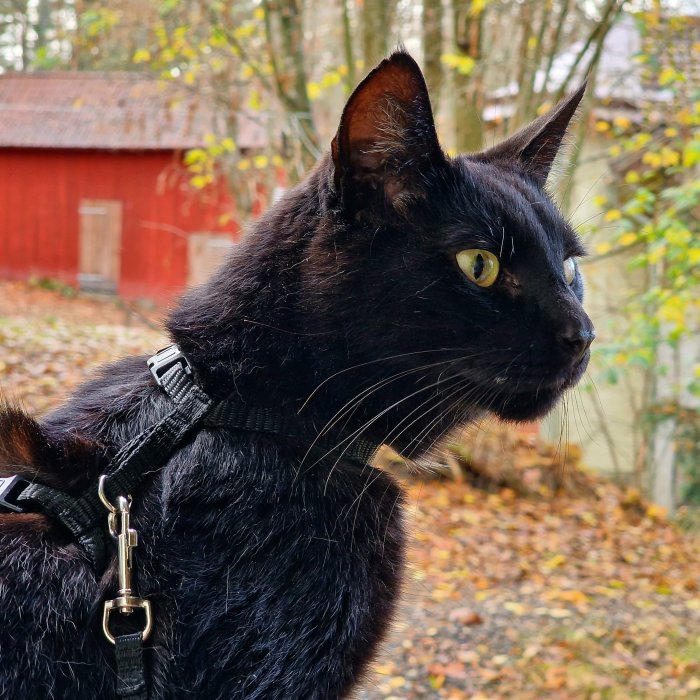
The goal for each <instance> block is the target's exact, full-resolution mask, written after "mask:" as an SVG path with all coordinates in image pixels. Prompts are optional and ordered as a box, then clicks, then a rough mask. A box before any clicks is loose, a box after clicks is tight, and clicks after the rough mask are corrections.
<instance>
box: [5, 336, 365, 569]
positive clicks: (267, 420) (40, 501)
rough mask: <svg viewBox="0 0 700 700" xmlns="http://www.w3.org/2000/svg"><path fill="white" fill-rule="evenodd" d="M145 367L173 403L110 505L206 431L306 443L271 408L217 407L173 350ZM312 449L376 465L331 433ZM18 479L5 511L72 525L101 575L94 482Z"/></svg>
mask: <svg viewBox="0 0 700 700" xmlns="http://www.w3.org/2000/svg"><path fill="white" fill-rule="evenodd" d="M159 358H161V359H159ZM148 364H149V367H150V368H151V372H152V374H153V376H154V377H155V379H156V381H157V383H158V384H159V385H160V386H161V387H162V388H163V390H164V391H165V393H166V394H167V395H168V396H169V397H170V398H171V399H172V401H173V403H174V404H175V405H174V407H173V408H172V410H171V411H170V412H169V413H168V414H167V415H166V416H165V417H164V418H163V419H161V420H160V421H159V422H158V423H155V424H154V425H152V426H150V427H149V428H147V429H146V430H144V431H143V432H142V433H140V434H139V435H137V436H136V437H134V438H133V439H132V440H130V441H129V442H128V443H126V444H125V445H124V446H122V448H121V449H120V450H119V451H118V452H117V453H116V455H115V456H114V457H113V459H112V460H111V461H110V465H109V468H108V469H107V476H106V478H105V482H104V493H105V495H106V497H107V499H108V500H109V501H110V502H115V501H116V498H117V497H118V496H124V495H129V494H133V493H134V492H135V491H136V489H137V487H138V486H139V485H140V484H141V482H142V481H143V480H144V479H145V478H146V476H147V475H148V474H152V473H154V472H155V471H156V470H157V469H159V468H160V467H161V466H162V465H163V464H165V463H166V462H167V461H168V459H169V458H170V457H171V456H172V455H173V454H174V453H175V452H176V451H177V450H178V449H179V448H180V447H181V446H182V445H183V444H184V443H185V442H186V440H187V439H188V438H189V437H190V436H191V435H192V433H194V432H196V431H197V430H199V429H200V428H201V427H210V428H225V429H233V430H242V431H249V432H261V433H269V434H274V435H281V436H285V437H288V438H290V439H295V440H301V439H302V436H301V435H300V434H299V428H298V422H297V421H294V422H293V423H292V422H290V421H288V420H287V419H286V418H285V417H283V416H282V415H280V414H277V413H276V412H275V411H273V410H272V409H269V408H265V407H259V406H246V405H245V404H242V403H239V402H236V401H233V400H230V399H227V400H224V401H219V402H216V403H215V401H214V399H212V398H211V397H210V396H208V395H207V394H206V393H205V392H204V391H203V390H202V389H201V388H200V387H199V386H198V385H197V384H196V383H195V382H194V381H193V379H192V374H191V369H190V366H189V363H188V362H187V360H186V358H185V357H184V356H183V355H182V353H181V352H180V351H179V350H178V348H177V347H176V346H171V347H170V348H166V349H165V350H161V351H160V352H159V353H158V354H157V355H155V356H154V357H153V358H151V359H150V360H149V362H148ZM308 432H313V431H311V430H309V431H308ZM310 446H311V448H312V449H314V450H315V451H316V452H319V451H322V452H323V454H322V455H321V456H320V457H318V458H317V461H320V460H322V459H323V458H324V457H325V456H326V455H330V454H335V455H338V456H339V458H343V459H348V460H350V461H355V462H359V463H361V464H362V465H366V464H367V463H368V462H370V461H371V459H372V456H373V455H374V453H375V452H376V450H377V447H378V446H377V445H375V444H374V443H372V442H370V441H368V440H365V439H362V438H359V437H348V438H344V439H340V440H337V441H336V440H333V439H331V436H328V435H322V436H320V437H317V438H316V439H313V440H312V442H311V445H310ZM307 462H308V463H309V464H313V463H315V462H314V461H313V459H308V460H307ZM13 479H14V480H15V482H14V483H13V482H12V480H13ZM17 480H19V481H24V480H22V479H19V477H11V478H8V479H7V480H6V481H7V491H8V493H9V492H10V491H11V492H12V498H10V497H9V495H8V496H7V498H6V499H5V497H4V492H3V490H2V488H0V508H3V507H5V508H6V509H8V510H12V511H16V512H23V511H37V510H38V511H41V512H44V513H46V514H47V515H50V516H52V517H53V518H55V519H56V520H58V521H59V522H61V523H62V524H63V525H64V526H65V527H66V528H68V530H69V531H70V532H71V533H72V534H73V535H74V536H75V538H76V539H77V540H78V542H80V544H81V545H82V546H83V547H84V549H85V551H86V552H87V554H88V556H89V557H90V559H91V561H92V563H93V565H94V567H95V570H96V571H98V572H99V571H101V570H102V569H103V568H104V565H105V563H106V556H107V551H108V535H107V532H106V529H105V528H104V527H103V523H104V518H105V511H104V506H103V505H102V503H101V502H100V499H99V496H98V493H97V485H96V484H95V485H94V486H93V487H91V488H90V489H89V490H88V491H87V492H86V493H85V494H84V495H83V496H81V497H80V498H75V497H73V496H70V495H69V494H66V493H64V492H62V491H57V490H56V489H53V488H51V487H49V486H44V485H42V484H35V483H28V482H25V483H24V485H20V486H18V485H17V483H16V482H17Z"/></svg>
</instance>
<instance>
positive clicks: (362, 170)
mask: <svg viewBox="0 0 700 700" xmlns="http://www.w3.org/2000/svg"><path fill="white" fill-rule="evenodd" d="M331 153H332V157H333V166H334V181H335V187H336V190H337V191H338V192H339V193H340V194H341V197H342V199H343V204H344V205H345V206H346V208H350V209H354V210H355V211H356V210H358V209H362V208H367V207H372V206H382V207H386V206H387V205H389V206H391V207H393V208H394V209H395V210H396V211H398V212H399V213H406V209H407V207H408V206H409V205H410V203H411V202H414V201H417V200H420V199H421V198H422V197H423V196H425V191H424V183H425V176H426V174H427V173H428V171H429V170H430V169H431V168H434V167H435V166H436V165H439V164H443V163H445V157H444V155H443V153H442V151H441V150H440V145H439V143H438V139H437V134H436V132H435V122H434V121H433V113H432V109H431V106H430V98H429V97H428V89H427V87H426V85H425V80H424V78H423V74H422V73H421V71H420V68H419V67H418V64H417V63H416V62H415V61H414V60H413V59H412V58H411V56H409V55H408V54H407V53H406V52H404V51H398V52H396V53H394V54H393V55H392V56H390V57H389V58H386V59H385V60H384V61H382V62H381V63H380V64H379V65H378V66H377V67H376V68H375V69H374V70H373V71H372V72H371V73H370V74H369V75H368V76H367V77H366V78H365V79H364V80H363V81H362V82H361V83H360V84H359V85H358V87H357V88H356V89H355V92H353V94H352V95H351V96H350V99H349V100H348V103H347V104H346V106H345V109H344V110H343V116H342V117H341V120H340V126H339V128H338V133H337V134H336V135H335V138H334V139H333V142H332V144H331Z"/></svg>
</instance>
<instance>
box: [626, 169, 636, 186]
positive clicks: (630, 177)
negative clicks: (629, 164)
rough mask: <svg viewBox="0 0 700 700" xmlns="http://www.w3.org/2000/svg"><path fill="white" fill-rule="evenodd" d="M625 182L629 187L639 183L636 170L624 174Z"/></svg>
mask: <svg viewBox="0 0 700 700" xmlns="http://www.w3.org/2000/svg"><path fill="white" fill-rule="evenodd" d="M625 182H626V183H627V184H629V185H634V184H636V183H637V182H639V173H638V172H637V171H636V170H630V171H629V172H627V173H626V174H625Z"/></svg>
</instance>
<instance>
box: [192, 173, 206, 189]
mask: <svg viewBox="0 0 700 700" xmlns="http://www.w3.org/2000/svg"><path fill="white" fill-rule="evenodd" d="M190 183H191V184H192V187H194V188H195V189H197V190H202V189H204V188H205V187H206V186H207V185H208V184H209V178H208V177H207V176H206V175H195V176H194V177H193V178H192V179H191V180H190Z"/></svg>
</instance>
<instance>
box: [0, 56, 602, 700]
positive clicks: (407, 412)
mask: <svg viewBox="0 0 700 700" xmlns="http://www.w3.org/2000/svg"><path fill="white" fill-rule="evenodd" d="M580 97H581V91H579V92H578V93H576V94H574V95H572V96H571V97H569V98H568V99H567V100H565V101H564V102H563V103H561V104H560V105H559V106H558V107H557V108H555V110H554V111H553V112H551V113H550V114H548V115H545V116H544V117H541V118H540V119H539V120H537V121H536V122H535V123H534V124H533V125H531V126H530V127H527V128H526V129H525V130H523V131H522V132H520V133H519V134H517V135H516V136H514V137H513V138H511V139H509V140H508V141H506V142H504V143H503V144H501V145H500V146H497V147H495V148H494V149H491V150H490V151H486V152H485V153H482V154H478V155H472V156H459V157H457V158H453V159H452V158H447V157H446V156H444V155H443V154H442V152H441V150H440V147H439V145H438V142H437V138H436V134H435V128H434V125H433V120H432V114H431V108H430V103H429V99H428V95H427V91H426V89H425V84H424V82H423V78H422V76H421V74H420V71H419V69H418V67H417V66H416V64H415V63H414V62H413V60H412V59H411V58H410V57H409V56H408V55H407V54H405V53H401V52H400V53H397V54H395V55H394V56H392V57H391V58H389V59H387V60H386V61H384V62H383V63H382V64H381V65H380V66H379V67H378V68H377V69H375V70H374V71H373V72H372V73H371V74H370V75H369V76H368V78H366V79H365V81H364V82H363V83H362V84H361V86H360V87H359V88H358V90H357V91H356V92H355V93H354V94H353V96H352V97H351V98H350V101H349V103H348V105H347V106H346V108H345V111H344V113H343V117H342V120H341V124H340V128H339V131H338V135H337V136H336V138H335V139H334V141H333V144H332V149H331V153H329V154H328V155H327V156H326V157H324V158H323V159H322V160H321V162H320V163H319V164H318V166H317V167H316V168H315V170H314V171H313V172H312V173H311V174H310V176H309V177H308V179H307V180H306V181H305V182H303V183H302V184H301V185H299V186H298V187H296V188H295V189H293V190H292V191H291V192H289V193H288V194H287V195H286V196H285V197H284V198H283V199H282V200H281V201H280V202H279V203H277V204H276V205H275V206H274V207H273V208H272V209H271V210H270V211H269V212H268V213H267V214H266V215H265V216H264V217H263V218H262V219H261V220H260V221H259V223H258V224H257V225H256V226H255V227H254V229H253V230H252V231H251V232H250V233H249V234H248V235H247V236H246V237H245V238H244V240H243V241H242V243H241V244H240V245H239V246H238V247H237V248H236V250H235V251H234V253H233V255H232V256H231V257H230V259H229V260H228V261H227V262H226V264H225V265H224V266H223V267H222V268H221V270H220V271H219V272H218V274H216V275H215V276H214V278H213V279H212V280H211V281H210V282H209V283H208V284H206V285H204V286H203V287H202V288H200V289H197V290H194V291H192V292H190V293H189V294H187V295H186V297H185V298H184V299H183V300H182V302H181V303H180V305H179V306H178V308H177V309H176V310H175V311H174V313H173V314H172V316H171V318H170V321H169V323H168V328H169V331H170V333H171V335H172V338H173V340H174V341H176V342H177V343H178V344H179V345H180V347H181V349H182V350H183V351H184V352H185V354H186V355H187V356H188V358H189V359H190V361H191V363H192V365H193V366H194V368H195V371H196V376H197V379H198V381H199V382H200V383H201V384H202V386H203V387H204V388H205V389H206V390H207V391H209V392H210V393H211V394H213V395H215V396H219V397H224V396H228V395H233V396H234V397H238V398H239V399H240V400H241V401H245V402H248V403H252V404H257V405H265V406H272V407H275V408H276V409H277V410H279V411H281V412H284V413H286V414H288V415H289V416H292V417H293V416H297V418H296V420H297V431H296V432H297V438H296V439H288V438H283V437H278V436H275V437H271V436H265V435H261V434H254V433H243V432H232V431H225V430H220V429H217V430H211V429H205V430H201V431H200V432H199V433H198V434H197V435H196V437H194V439H193V440H192V441H191V442H190V443H189V444H188V445H187V446H186V447H184V448H183V449H181V450H180V451H179V452H177V453H176V454H175V456H174V457H173V458H172V459H171V460H170V461H169V462H168V464H166V465H165V466H164V467H163V468H161V469H158V470H155V471H154V473H153V474H152V475H151V476H150V477H149V478H148V479H147V480H146V481H145V482H144V484H143V485H142V487H141V488H140V489H139V491H138V493H135V494H133V495H134V506H133V511H134V515H133V522H134V526H135V527H136V528H137V530H138V531H139V533H140V544H139V547H138V550H137V551H136V565H137V587H138V591H139V593H140V594H141V595H143V596H145V597H148V598H149V599H150V600H151V601H152V604H153V607H154V615H155V629H154V632H153V635H152V637H151V639H150V640H149V641H148V643H147V645H146V646H147V647H148V651H147V656H148V667H149V680H150V683H151V697H152V698H159V699H164V698H180V697H182V698H190V697H191V698H207V700H214V699H216V698H231V699H234V698H245V699H246V700H263V699H264V700H274V699H280V700H282V699H284V700H311V699H313V698H316V699H318V700H321V699H323V700H330V699H333V698H341V697H345V696H347V694H348V692H349V691H350V689H351V688H352V687H353V686H354V685H355V684H356V683H357V681H358V679H359V678H360V677H361V674H362V672H363V670H364V669H365V668H366V666H367V663H368V661H369V660H370V658H371V656H372V654H373V653H374V651H375V650H376V648H377V644H378V642H379V640H380V638H381V637H382V634H383V633H384V631H385V629H386V627H387V624H388V620H389V619H390V616H391V611H392V609H393V606H394V603H395V600H396V597H397V594H398V592H399V587H400V579H401V569H402V564H403V533H402V522H401V493H400V490H399V488H398V487H397V486H396V484H395V483H394V482H393V481H392V479H391V478H390V477H389V476H388V475H386V474H384V473H382V472H380V471H377V470H374V469H372V468H369V467H366V468H364V469H363V468H361V467H358V466H356V465H355V464H353V463H351V462H350V461H347V460H345V459H343V458H342V457H340V455H339V453H333V454H332V455H329V456H327V457H325V458H323V459H320V460H319V457H320V456H322V453H318V452H311V453H309V454H307V449H308V447H309V445H310V444H311V443H312V442H313V440H314V438H315V437H316V436H317V435H318V433H319V431H320V430H322V429H323V428H324V426H328V425H329V424H330V426H331V427H329V429H328V431H327V432H328V435H327V437H328V438H329V439H333V440H336V441H337V442H338V443H341V442H342V441H344V440H345V441H346V442H345V443H344V444H348V442H349V439H351V436H354V435H355V434H363V435H365V436H367V437H369V438H371V439H372V440H374V441H376V442H389V443H391V444H393V445H394V446H395V447H397V448H398V449H399V450H402V451H403V452H404V453H406V454H412V455H417V454H420V453H421V452H424V451H425V450H427V449H429V448H430V447H431V445H432V444H433V443H434V441H435V440H436V439H437V438H438V437H439V436H440V435H442V434H444V432H445V431H446V430H448V429H449V428H450V427H452V426H453V425H454V424H455V423H456V422H459V421H466V420H469V419H473V418H474V417H476V416H477V415H479V414H481V413H483V412H485V411H489V410H490V411H493V412H494V413H496V414H497V415H499V416H502V417H504V418H507V419H529V418H533V417H535V416H538V415H541V414H543V413H544V412H546V411H547V410H548V409H549V408H550V407H551V406H552V405H553V404H554V403H555V402H556V400H557V399H558V398H559V397H560V395H561V393H562V392H563V390H564V389H566V388H568V387H569V386H571V385H572V384H574V383H575V382H576V381H577V380H578V378H579V377H580V376H581V373H582V372H583V370H584V369H585V365H586V363H587V359H588V353H587V351H586V348H587V346H588V344H589V343H590V339H591V337H592V327H591V324H590V321H589V320H588V318H587V316H586V315H585V314H584V312H583V310H582V308H581V303H580V302H581V296H582V287H581V280H580V277H578V275H577V278H576V280H575V281H574V283H573V285H569V284H567V282H566V280H565V279H564V273H563V267H562V266H563V261H564V259H565V258H567V257H569V256H572V255H580V254H581V253H582V251H581V248H580V244H579V242H578V241H577V238H576V235H575V234H574V232H573V231H572V229H571V227H570V226H569V225H568V224H567V223H566V222H565V221H564V219H563V218H562V217H561V215H560V214H559V212H558V211H557V209H556V207H555V206H554V205H553V204H552V202H551V200H550V199H549V197H548V196H547V195H546V194H545V192H544V184H545V180H546V177H547V174H548V172H549V168H550V166H551V164H552V160H553V158H554V156H555V155H556V152H557V149H558V148H559V146H560V143H561V141H562V138H563V136H564V133H565V131H566V128H567V125H568V123H569V120H570V119H571V117H572V115H573V113H574V111H575V109H576V106H577V104H578V102H579V100H580ZM469 248H485V249H488V250H490V251H492V252H493V253H494V254H496V255H498V256H499V257H500V259H501V263H502V267H503V270H502V273H501V277H500V278H499V281H498V282H497V283H496V284H495V285H494V286H493V287H490V288H488V289H483V288H480V287H478V286H476V285H475V284H473V283H472V282H470V281H468V280H467V278H466V277H465V276H464V274H463V273H462V272H461V271H460V269H459V268H458V266H457V264H456V263H455V254H456V253H457V252H459V251H460V250H464V249H469ZM169 407H170V402H169V400H168V399H167V398H166V397H165V396H164V395H163V393H162V392H161V391H160V390H159V389H158V388H157V387H156V386H155V384H154V382H153V381H152V379H151V378H150V375H149V373H148V371H147V369H146V364H145V359H144V358H128V359H125V360H123V361H121V362H119V363H117V364H115V365H112V366H111V367H108V368H105V369H104V370H103V371H102V373H101V375H100V376H99V377H98V378H96V379H95V380H93V381H91V382H89V383H88V384H86V385H85V386H83V387H82V388H81V389H80V390H79V391H78V392H77V393H76V394H75V395H74V396H73V397H72V398H71V399H70V400H69V401H68V402H67V403H66V404H65V405H64V406H63V407H62V408H60V409H58V410H57V411H55V412H54V413H52V414H51V415H50V416H48V417H47V418H46V419H45V420H43V421H42V422H41V423H40V424H38V423H36V422H35V421H33V420H32V419H31V418H29V417H27V416H25V415H24V414H22V413H21V412H20V411H18V410H15V409H12V408H10V407H5V408H4V409H3V412H2V415H0V466H2V468H3V473H17V472H19V473H22V474H24V475H26V476H28V477H29V478H36V479H37V480H38V481H41V482H44V483H47V484H50V485H53V486H57V487H60V488H63V489H66V490H68V491H70V492H71V493H73V494H76V495H78V494H80V493H81V492H82V491H83V490H84V489H85V488H87V487H88V486H89V485H90V484H93V483H94V480H95V478H96V477H97V476H98V475H99V474H100V473H101V472H102V471H104V469H105V465H106V457H107V456H109V455H111V454H113V453H114V451H115V450H116V449H117V448H118V447H119V446H120V445H123V444H124V443H125V442H126V441H127V440H129V439H130V438H132V437H133V436H135V435H136V434H138V433H139V431H142V430H143V429H145V428H146V427H147V426H149V425H151V424H152V423H154V422H155V421H157V420H158V419H159V418H160V417H162V416H163V415H164V414H165V413H166V412H167V411H168V410H169ZM336 414H338V415H336ZM115 589H116V582H115V572H114V565H113V564H112V566H111V567H110V568H109V570H108V571H107V572H106V573H105V574H104V575H102V576H100V577H99V578H97V579H96V578H95V574H94V572H93V571H92V569H91V567H90V565H89V564H88V561H87V559H86V556H85V554H84V552H83V551H82V550H81V548H80V547H79V546H78V545H77V544H76V543H74V542H72V541H71V540H70V537H69V536H68V535H67V533H65V532H64V531H63V530H62V529H61V528H60V526H57V525H56V524H54V523H52V522H50V521H49V520H48V519H46V518H45V517H43V516H41V515H0V697H2V698H23V697H47V698H61V699H69V698H97V697H100V698H107V697H112V696H113V693H114V671H113V665H112V657H113V649H112V648H111V647H110V646H109V645H108V644H107V643H106V642H105V640H104V639H103V638H102V635H101V631H100V626H99V612H100V606H101V601H102V600H103V599H104V598H105V597H107V596H109V597H114V593H115Z"/></svg>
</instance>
